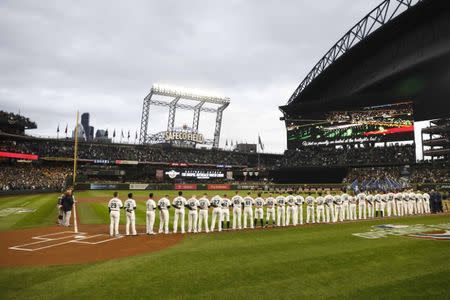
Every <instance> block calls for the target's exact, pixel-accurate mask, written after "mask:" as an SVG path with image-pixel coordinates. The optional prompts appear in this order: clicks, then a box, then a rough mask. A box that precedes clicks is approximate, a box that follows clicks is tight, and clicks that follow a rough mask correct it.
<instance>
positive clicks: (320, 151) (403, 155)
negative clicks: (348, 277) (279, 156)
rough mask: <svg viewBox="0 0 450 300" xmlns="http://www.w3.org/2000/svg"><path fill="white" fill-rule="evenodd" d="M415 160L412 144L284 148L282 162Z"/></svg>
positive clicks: (332, 163)
mask: <svg viewBox="0 0 450 300" xmlns="http://www.w3.org/2000/svg"><path fill="white" fill-rule="evenodd" d="M415 161H416V158H415V149H414V146H413V145H393V146H387V147H364V148H361V147H359V148H356V147H354V148H335V147H324V146H311V147H304V148H302V149H301V150H286V152H285V155H284V157H283V161H282V164H283V165H284V166H287V167H292V166H295V167H302V166H364V165H386V164H405V163H406V164H409V163H414V162H415Z"/></svg>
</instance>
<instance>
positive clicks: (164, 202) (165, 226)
mask: <svg viewBox="0 0 450 300" xmlns="http://www.w3.org/2000/svg"><path fill="white" fill-rule="evenodd" d="M169 208H170V200H169V195H165V196H164V197H162V198H161V199H159V201H158V209H159V231H158V232H159V233H165V234H169Z"/></svg>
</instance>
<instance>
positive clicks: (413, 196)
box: [408, 190, 417, 215]
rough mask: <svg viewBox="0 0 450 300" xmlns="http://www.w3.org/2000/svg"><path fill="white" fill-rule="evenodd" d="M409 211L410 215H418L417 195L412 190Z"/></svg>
mask: <svg viewBox="0 0 450 300" xmlns="http://www.w3.org/2000/svg"><path fill="white" fill-rule="evenodd" d="M408 209H409V214H410V215H415V214H416V213H417V203H416V194H415V193H413V191H412V190H411V191H410V192H409V201H408Z"/></svg>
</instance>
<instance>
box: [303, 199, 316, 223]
mask: <svg viewBox="0 0 450 300" xmlns="http://www.w3.org/2000/svg"><path fill="white" fill-rule="evenodd" d="M305 202H306V205H307V206H306V223H307V224H309V223H315V222H316V221H315V218H314V202H315V199H314V197H313V196H312V195H311V192H308V196H307V197H306V199H305Z"/></svg>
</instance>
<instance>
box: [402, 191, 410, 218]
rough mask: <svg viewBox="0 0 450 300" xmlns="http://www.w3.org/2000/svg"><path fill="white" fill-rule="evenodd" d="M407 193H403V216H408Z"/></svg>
mask: <svg viewBox="0 0 450 300" xmlns="http://www.w3.org/2000/svg"><path fill="white" fill-rule="evenodd" d="M408 202H409V193H408V191H406V190H404V191H403V215H404V216H407V215H409V204H408Z"/></svg>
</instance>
